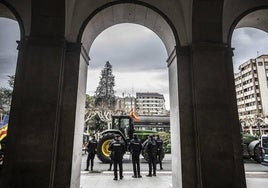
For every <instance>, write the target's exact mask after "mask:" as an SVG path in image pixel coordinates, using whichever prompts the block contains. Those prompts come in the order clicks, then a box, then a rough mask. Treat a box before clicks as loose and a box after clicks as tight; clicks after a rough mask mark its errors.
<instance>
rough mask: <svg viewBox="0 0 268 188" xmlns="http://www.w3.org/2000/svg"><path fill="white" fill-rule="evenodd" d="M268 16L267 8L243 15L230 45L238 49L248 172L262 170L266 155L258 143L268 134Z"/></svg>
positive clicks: (238, 99) (237, 89)
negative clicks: (252, 167)
mask: <svg viewBox="0 0 268 188" xmlns="http://www.w3.org/2000/svg"><path fill="white" fill-rule="evenodd" d="M267 15H268V10H267V9H257V10H256V9H255V10H250V11H248V12H246V13H244V14H242V15H241V16H240V17H239V18H237V19H236V20H235V22H234V23H233V26H232V29H231V30H230V34H229V38H228V41H229V46H231V47H232V48H233V49H234V56H233V72H234V83H235V92H236V102H237V112H238V118H239V125H240V130H241V137H242V143H241V144H242V148H243V158H244V167H245V170H246V171H261V165H260V164H259V163H261V162H264V158H263V155H264V153H262V152H261V149H260V147H261V142H259V141H258V140H259V139H260V140H261V136H262V135H265V134H267V133H268V116H267V115H268V112H267V110H266V109H267V107H268V104H267V102H266V101H267V96H268V89H267V84H268V82H267V81H268V79H267V78H268V75H267V72H268V63H266V64H267V66H266V65H265V62H267V61H268V50H267V49H268V45H267V44H268V32H267V31H268V30H267V29H268V25H267V21H268V20H267ZM252 163H255V164H252ZM251 166H254V167H255V169H251ZM246 178H247V183H248V182H249V179H248V177H247V176H246ZM255 181H256V180H255ZM255 183H257V181H256V182H255ZM260 185H261V184H260Z"/></svg>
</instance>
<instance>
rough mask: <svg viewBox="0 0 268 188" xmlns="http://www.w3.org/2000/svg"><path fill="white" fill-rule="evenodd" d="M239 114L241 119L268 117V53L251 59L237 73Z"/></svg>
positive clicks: (236, 84)
mask: <svg viewBox="0 0 268 188" xmlns="http://www.w3.org/2000/svg"><path fill="white" fill-rule="evenodd" d="M234 77H235V86H236V98H237V107H238V114H239V118H240V119H241V120H244V119H250V118H251V119H254V118H256V116H262V117H264V119H265V121H267V117H268V55H261V56H259V57H257V58H256V59H250V60H248V61H247V62H245V63H243V64H241V65H240V66H239V72H238V73H235V75H234Z"/></svg>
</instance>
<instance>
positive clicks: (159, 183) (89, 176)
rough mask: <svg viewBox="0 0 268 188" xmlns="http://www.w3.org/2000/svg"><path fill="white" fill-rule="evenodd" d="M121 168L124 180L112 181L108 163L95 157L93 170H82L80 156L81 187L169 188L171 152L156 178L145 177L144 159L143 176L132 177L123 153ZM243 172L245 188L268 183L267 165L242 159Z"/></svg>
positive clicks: (264, 187)
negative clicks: (244, 174)
mask: <svg viewBox="0 0 268 188" xmlns="http://www.w3.org/2000/svg"><path fill="white" fill-rule="evenodd" d="M123 162H124V164H123V169H124V172H123V174H124V176H125V177H124V181H120V182H114V181H112V178H113V172H112V171H107V169H108V168H109V164H104V163H102V162H100V161H99V160H98V158H97V157H96V159H95V166H94V170H93V172H86V171H83V169H85V165H86V155H84V156H83V158H82V164H81V165H82V166H81V169H82V171H81V187H82V188H89V187H92V185H93V186H94V187H95V188H103V187H106V186H107V185H109V187H110V188H114V187H115V188H118V187H129V188H132V187H135V188H145V187H146V188H150V187H154V188H171V187H172V185H171V182H172V177H171V175H172V174H171V173H172V166H171V154H166V156H165V158H164V160H163V168H164V170H162V171H160V170H159V165H158V166H157V169H158V170H157V173H156V174H157V177H156V178H152V179H151V178H147V177H145V175H146V174H148V164H147V163H146V161H145V160H144V159H141V175H142V176H143V178H141V179H140V178H138V179H133V178H131V176H132V175H133V172H132V163H131V160H130V155H125V156H124V160H123ZM244 166H245V173H246V182H247V188H267V185H268V166H263V165H261V164H258V163H256V162H255V161H253V160H244Z"/></svg>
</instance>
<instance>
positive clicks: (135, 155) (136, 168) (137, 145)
mask: <svg viewBox="0 0 268 188" xmlns="http://www.w3.org/2000/svg"><path fill="white" fill-rule="evenodd" d="M141 150H142V144H141V140H140V139H138V137H137V135H134V138H133V139H132V140H131V141H130V144H129V151H130V152H131V154H132V164H133V172H134V176H132V177H133V178H141V177H142V176H141V174H140V154H141Z"/></svg>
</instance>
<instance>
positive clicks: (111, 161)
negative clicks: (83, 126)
mask: <svg viewBox="0 0 268 188" xmlns="http://www.w3.org/2000/svg"><path fill="white" fill-rule="evenodd" d="M114 141H115V137H114V138H113V140H112V141H111V143H112V142H114ZM109 157H110V166H109V168H108V171H111V170H112V166H113V163H114V152H112V151H111V152H110V156H109Z"/></svg>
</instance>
